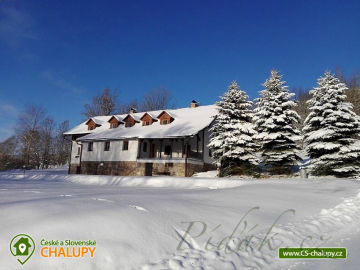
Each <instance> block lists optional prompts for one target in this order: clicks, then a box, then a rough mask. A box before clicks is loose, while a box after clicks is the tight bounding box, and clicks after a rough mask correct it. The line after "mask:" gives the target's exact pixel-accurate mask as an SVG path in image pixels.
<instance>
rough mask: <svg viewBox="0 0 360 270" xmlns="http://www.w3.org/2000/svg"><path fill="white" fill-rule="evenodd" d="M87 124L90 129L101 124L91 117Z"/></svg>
mask: <svg viewBox="0 0 360 270" xmlns="http://www.w3.org/2000/svg"><path fill="white" fill-rule="evenodd" d="M85 124H86V125H87V126H88V130H93V129H95V128H97V127H99V126H100V125H98V124H96V123H95V121H94V120H92V119H91V118H90V119H89V120H88V121H87V122H86V123H85Z"/></svg>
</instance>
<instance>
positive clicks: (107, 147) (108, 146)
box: [104, 142, 110, 151]
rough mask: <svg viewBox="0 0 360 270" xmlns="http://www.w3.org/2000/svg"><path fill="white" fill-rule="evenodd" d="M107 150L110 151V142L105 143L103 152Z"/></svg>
mask: <svg viewBox="0 0 360 270" xmlns="http://www.w3.org/2000/svg"><path fill="white" fill-rule="evenodd" d="M109 150H110V142H105V147H104V151H109Z"/></svg>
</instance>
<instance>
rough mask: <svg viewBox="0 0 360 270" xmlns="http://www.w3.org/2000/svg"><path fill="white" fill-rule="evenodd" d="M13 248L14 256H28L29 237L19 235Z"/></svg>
mask: <svg viewBox="0 0 360 270" xmlns="http://www.w3.org/2000/svg"><path fill="white" fill-rule="evenodd" d="M14 248H15V249H16V251H15V256H28V255H29V249H30V248H31V244H30V243H29V238H25V237H21V238H20V239H19V240H18V241H17V242H16V243H15V244H14Z"/></svg>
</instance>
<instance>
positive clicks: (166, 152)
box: [164, 145, 171, 156]
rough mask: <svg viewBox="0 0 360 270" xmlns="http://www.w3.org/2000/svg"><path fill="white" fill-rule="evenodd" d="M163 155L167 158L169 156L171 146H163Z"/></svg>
mask: <svg viewBox="0 0 360 270" xmlns="http://www.w3.org/2000/svg"><path fill="white" fill-rule="evenodd" d="M164 154H165V155H167V156H169V155H170V154H171V145H165V151H164Z"/></svg>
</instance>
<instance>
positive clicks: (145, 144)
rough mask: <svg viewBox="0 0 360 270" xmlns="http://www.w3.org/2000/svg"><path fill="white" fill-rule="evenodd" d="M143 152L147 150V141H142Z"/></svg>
mask: <svg viewBox="0 0 360 270" xmlns="http://www.w3.org/2000/svg"><path fill="white" fill-rule="evenodd" d="M143 152H147V142H144V144H143Z"/></svg>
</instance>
